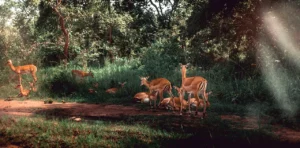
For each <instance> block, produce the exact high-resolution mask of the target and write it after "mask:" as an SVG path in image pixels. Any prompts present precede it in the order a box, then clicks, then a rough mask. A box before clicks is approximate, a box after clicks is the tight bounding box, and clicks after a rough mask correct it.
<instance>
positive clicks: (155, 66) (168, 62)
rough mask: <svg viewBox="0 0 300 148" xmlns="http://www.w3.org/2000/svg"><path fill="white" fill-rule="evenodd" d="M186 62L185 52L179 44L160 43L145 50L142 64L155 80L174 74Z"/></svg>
mask: <svg viewBox="0 0 300 148" xmlns="http://www.w3.org/2000/svg"><path fill="white" fill-rule="evenodd" d="M181 62H184V51H183V49H181V48H180V46H179V44H178V43H175V42H168V41H158V42H156V43H154V44H152V45H151V47H149V48H146V49H144V53H143V57H142V59H141V64H142V65H144V70H145V72H146V73H147V74H148V75H149V76H151V77H154V78H157V77H162V76H167V75H170V74H172V73H173V71H174V67H176V66H177V65H178V64H179V63H181Z"/></svg>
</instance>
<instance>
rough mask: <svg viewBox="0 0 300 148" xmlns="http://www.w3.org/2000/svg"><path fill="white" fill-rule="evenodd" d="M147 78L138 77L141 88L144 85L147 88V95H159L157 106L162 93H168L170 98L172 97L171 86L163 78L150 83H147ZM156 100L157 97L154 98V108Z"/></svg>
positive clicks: (161, 98)
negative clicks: (156, 93)
mask: <svg viewBox="0 0 300 148" xmlns="http://www.w3.org/2000/svg"><path fill="white" fill-rule="evenodd" d="M148 78H149V77H140V79H141V86H142V85H145V86H146V87H148V88H149V94H153V92H158V94H159V98H160V100H159V104H158V106H159V105H160V102H161V101H162V100H163V92H164V91H166V92H168V93H169V95H170V96H172V97H173V94H172V86H171V82H170V81H169V80H167V79H165V78H157V79H154V80H152V81H151V82H149V81H147V79H148ZM156 100H157V96H156V97H155V100H154V107H156Z"/></svg>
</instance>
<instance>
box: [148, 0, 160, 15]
mask: <svg viewBox="0 0 300 148" xmlns="http://www.w3.org/2000/svg"><path fill="white" fill-rule="evenodd" d="M149 1H150V3H151V5H153V7H154V8H155V9H156V11H157V13H158V15H159V16H161V14H160V12H159V9H158V7H157V6H156V5H155V4H154V3H153V1H152V0H149Z"/></svg>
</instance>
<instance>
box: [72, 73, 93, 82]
mask: <svg viewBox="0 0 300 148" xmlns="http://www.w3.org/2000/svg"><path fill="white" fill-rule="evenodd" d="M72 76H73V78H76V77H79V78H80V81H81V82H82V80H83V78H85V77H88V76H90V77H92V78H94V74H93V73H92V72H91V71H89V72H84V71H81V70H72Z"/></svg>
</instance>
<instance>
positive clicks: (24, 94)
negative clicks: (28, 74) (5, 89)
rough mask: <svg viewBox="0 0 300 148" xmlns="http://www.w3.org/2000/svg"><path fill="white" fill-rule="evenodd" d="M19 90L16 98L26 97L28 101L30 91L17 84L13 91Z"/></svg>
mask: <svg viewBox="0 0 300 148" xmlns="http://www.w3.org/2000/svg"><path fill="white" fill-rule="evenodd" d="M17 88H19V89H20V94H19V95H18V96H20V97H26V98H27V99H28V96H29V93H30V90H27V89H24V88H23V86H22V85H20V84H18V85H17V86H16V87H15V89H17Z"/></svg>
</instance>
